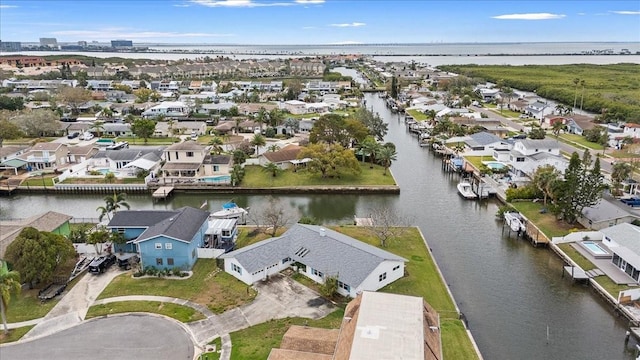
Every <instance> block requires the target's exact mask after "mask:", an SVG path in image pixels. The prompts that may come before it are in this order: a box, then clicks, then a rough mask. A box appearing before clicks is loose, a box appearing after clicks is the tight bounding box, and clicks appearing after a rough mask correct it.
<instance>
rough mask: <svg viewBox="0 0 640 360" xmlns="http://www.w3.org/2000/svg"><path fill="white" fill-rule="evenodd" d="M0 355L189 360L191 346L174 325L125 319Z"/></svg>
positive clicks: (7, 349)
mask: <svg viewBox="0 0 640 360" xmlns="http://www.w3.org/2000/svg"><path fill="white" fill-rule="evenodd" d="M132 334H135V336H132ZM0 354H1V355H0V358H2V359H3V360H4V359H47V360H68V359H91V360H112V359H136V360H144V359H149V360H156V359H172V360H180V359H184V360H191V359H193V355H194V346H193V343H192V341H191V337H190V336H189V334H187V332H186V331H185V330H184V329H183V328H182V326H180V325H179V324H178V323H177V322H175V321H171V320H167V319H164V318H161V317H156V316H149V315H126V316H115V317H110V318H99V319H96V320H92V321H88V322H85V323H83V324H81V325H78V326H75V327H73V328H71V329H67V330H64V331H62V332H59V333H56V334H53V335H50V336H47V337H44V338H41V339H39V340H35V341H28V342H23V343H19V344H16V345H7V346H3V347H1V348H0Z"/></svg>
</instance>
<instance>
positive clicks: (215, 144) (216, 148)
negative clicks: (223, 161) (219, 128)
mask: <svg viewBox="0 0 640 360" xmlns="http://www.w3.org/2000/svg"><path fill="white" fill-rule="evenodd" d="M209 145H210V146H211V151H212V152H214V153H215V154H216V155H220V153H222V150H223V149H222V145H224V141H222V138H220V137H218V136H214V137H213V138H211V140H209Z"/></svg>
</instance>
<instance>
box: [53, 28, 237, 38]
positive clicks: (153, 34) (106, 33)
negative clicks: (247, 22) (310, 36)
mask: <svg viewBox="0 0 640 360" xmlns="http://www.w3.org/2000/svg"><path fill="white" fill-rule="evenodd" d="M52 34H53V35H56V36H61V37H68V38H78V39H92V40H93V39H97V40H99V39H134V40H135V39H164V38H207V37H212V38H213V37H229V36H235V35H234V34H214V33H181V32H163V31H126V30H125V29H119V28H112V29H101V30H62V31H54V32H52Z"/></svg>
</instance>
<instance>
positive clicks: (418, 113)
mask: <svg viewBox="0 0 640 360" xmlns="http://www.w3.org/2000/svg"><path fill="white" fill-rule="evenodd" d="M406 112H407V114H409V115H411V116H413V118H414V119H416V121H424V120H427V119H429V117H428V116H427V114H425V113H423V112H422V111H418V110H415V109H411V110H407V111H406Z"/></svg>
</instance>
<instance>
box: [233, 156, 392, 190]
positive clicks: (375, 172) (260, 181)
mask: <svg viewBox="0 0 640 360" xmlns="http://www.w3.org/2000/svg"><path fill="white" fill-rule="evenodd" d="M360 169H361V170H362V172H361V173H360V174H358V175H354V174H351V173H344V174H342V175H340V178H335V177H334V178H322V176H320V174H312V173H310V172H308V171H307V170H305V169H302V170H298V171H297V172H293V170H285V171H283V172H280V173H279V174H277V176H276V177H273V176H271V174H270V173H267V172H265V171H264V170H263V168H262V167H261V166H257V165H250V166H245V177H244V179H243V180H242V183H241V186H242V187H249V188H262V187H283V186H313V185H316V186H331V185H333V186H371V185H396V182H395V180H394V179H393V176H392V175H391V173H390V172H389V171H387V175H383V173H384V168H383V167H381V166H379V165H374V167H373V169H370V168H369V163H364V164H363V163H362V162H360Z"/></svg>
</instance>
